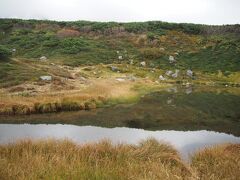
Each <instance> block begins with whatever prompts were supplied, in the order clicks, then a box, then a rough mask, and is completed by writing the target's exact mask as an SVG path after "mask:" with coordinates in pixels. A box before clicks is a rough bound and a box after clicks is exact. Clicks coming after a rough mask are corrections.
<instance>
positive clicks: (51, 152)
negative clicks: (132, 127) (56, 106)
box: [0, 139, 194, 180]
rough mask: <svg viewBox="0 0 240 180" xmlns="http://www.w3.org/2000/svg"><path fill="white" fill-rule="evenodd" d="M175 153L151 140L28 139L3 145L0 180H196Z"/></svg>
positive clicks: (0, 151) (1, 149) (164, 145)
mask: <svg viewBox="0 0 240 180" xmlns="http://www.w3.org/2000/svg"><path fill="white" fill-rule="evenodd" d="M193 178H194V174H192V173H191V171H190V169H189V167H188V166H186V165H185V164H184V163H182V162H181V160H180V157H179V155H178V153H177V151H176V150H174V149H173V148H172V147H171V146H169V145H166V144H159V143H158V142H157V141H156V140H153V139H150V140H147V141H144V142H142V143H140V144H139V145H138V146H136V145H135V146H134V145H123V144H118V145H112V144H111V143H110V142H108V141H103V142H100V143H95V144H85V145H81V146H78V145H76V144H74V143H72V142H70V141H67V140H65V141H56V140H48V141H39V142H32V141H30V140H25V141H21V142H18V143H17V144H9V145H3V146H0V179H3V180H4V179H193Z"/></svg>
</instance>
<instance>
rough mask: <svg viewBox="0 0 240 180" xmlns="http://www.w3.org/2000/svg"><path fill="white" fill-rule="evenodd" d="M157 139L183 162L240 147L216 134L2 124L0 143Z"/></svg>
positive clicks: (235, 139)
mask: <svg viewBox="0 0 240 180" xmlns="http://www.w3.org/2000/svg"><path fill="white" fill-rule="evenodd" d="M150 137H153V138H156V139H157V140H158V141H163V142H167V143H170V144H172V145H173V146H174V147H175V148H176V149H177V150H178V151H179V152H180V153H181V154H182V157H183V158H185V159H186V158H187V157H188V154H192V153H193V152H194V151H196V150H197V149H199V148H203V147H207V146H209V145H214V144H220V143H229V142H232V143H240V138H239V137H235V136H233V135H228V134H224V133H217V132H213V131H205V130H203V131H186V132H184V131H146V130H142V129H132V128H125V127H124V128H112V129H111V128H101V127H94V126H74V125H60V124H56V125H46V124H39V125H29V124H21V125H16V124H15V125H14V124H0V143H8V142H13V141H16V140H19V139H24V138H31V139H39V138H41V139H42V138H56V139H59V138H68V139H70V140H73V141H74V142H77V143H86V142H96V141H100V140H102V139H109V140H111V141H112V142H113V143H121V142H122V143H131V144H137V143H138V142H139V141H140V140H144V139H147V138H150Z"/></svg>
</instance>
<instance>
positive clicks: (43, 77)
mask: <svg viewBox="0 0 240 180" xmlns="http://www.w3.org/2000/svg"><path fill="white" fill-rule="evenodd" d="M40 80H42V81H51V80H52V76H40Z"/></svg>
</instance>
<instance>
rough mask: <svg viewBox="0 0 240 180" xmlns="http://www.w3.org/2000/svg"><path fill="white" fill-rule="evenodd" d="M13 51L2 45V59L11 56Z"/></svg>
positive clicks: (0, 54) (0, 47)
mask: <svg viewBox="0 0 240 180" xmlns="http://www.w3.org/2000/svg"><path fill="white" fill-rule="evenodd" d="M11 54H12V52H11V50H10V49H8V48H6V47H5V46H3V45H0V59H5V58H8V57H9V56H11Z"/></svg>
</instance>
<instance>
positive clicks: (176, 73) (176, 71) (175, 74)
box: [172, 69, 179, 78]
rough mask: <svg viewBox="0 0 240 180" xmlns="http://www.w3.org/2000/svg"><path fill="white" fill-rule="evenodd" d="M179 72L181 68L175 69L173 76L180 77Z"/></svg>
mask: <svg viewBox="0 0 240 180" xmlns="http://www.w3.org/2000/svg"><path fill="white" fill-rule="evenodd" d="M178 73H179V70H178V69H176V70H175V73H174V74H172V77H173V78H177V77H178Z"/></svg>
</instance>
